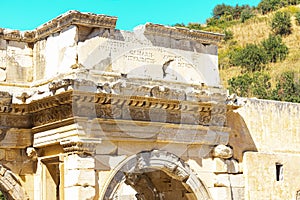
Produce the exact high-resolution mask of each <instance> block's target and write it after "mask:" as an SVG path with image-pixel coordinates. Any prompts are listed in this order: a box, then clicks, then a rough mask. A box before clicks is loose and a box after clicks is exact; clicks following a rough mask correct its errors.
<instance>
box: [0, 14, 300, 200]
mask: <svg viewBox="0 0 300 200" xmlns="http://www.w3.org/2000/svg"><path fill="white" fill-rule="evenodd" d="M116 21H117V18H116V17H111V16H106V15H96V14H91V13H80V12H78V11H70V12H67V13H65V14H63V15H61V16H59V17H57V18H55V19H53V20H51V21H49V22H47V23H45V24H44V25H42V26H40V27H38V28H36V29H35V30H33V31H25V32H21V31H16V30H8V29H0V91H1V93H0V95H1V99H0V112H1V113H0V123H1V124H0V125H1V133H0V161H1V162H0V190H1V191H2V193H3V194H4V195H5V197H6V199H12V200H16V199H35V200H46V199H47V200H48V199H66V200H69V199H73V200H76V199H78V200H83V199H101V200H102V199H104V200H112V199H113V200H117V199H120V200H131V199H136V200H146V199H147V200H173V199H183V200H198V199H203V200H204V199H212V200H219V199H220V200H221V199H235V200H240V199H270V198H271V197H274V196H275V197H284V198H283V199H285V197H291V198H294V199H296V195H297V198H298V196H299V194H298V193H299V192H298V193H297V191H299V189H300V188H297V187H290V186H289V184H290V185H292V183H290V182H289V179H288V177H292V176H293V174H292V173H291V174H290V175H285V176H284V177H285V178H284V180H286V179H287V181H286V182H285V184H288V186H287V185H284V184H283V186H282V187H288V188H289V189H288V190H286V191H287V194H282V193H280V189H278V191H276V190H274V192H273V193H274V194H273V193H272V194H271V195H269V196H268V195H265V194H264V193H263V192H266V191H268V189H269V188H268V186H264V185H261V184H260V183H259V182H257V181H258V180H263V179H261V178H262V177H267V176H269V175H270V174H271V175H273V174H272V173H273V171H272V172H271V170H269V171H267V173H265V172H264V171H263V170H261V169H262V168H263V167H262V168H259V167H258V168H256V167H257V166H264V169H265V168H266V166H267V165H268V164H270V163H271V164H270V166H271V165H272V167H274V166H275V167H274V168H275V173H277V171H276V170H277V168H279V167H278V166H279V165H278V163H281V165H283V167H284V168H281V172H282V169H289V168H291V170H292V171H293V173H297V172H299V170H298V171H297V169H295V168H293V167H292V165H291V166H289V165H286V163H289V159H292V160H293V161H295V162H300V159H299V158H298V157H299V155H298V151H299V150H297V147H298V146H299V144H298V143H297V142H294V139H295V137H296V136H297V135H298V136H299V134H300V133H299V121H298V120H297V119H299V112H298V111H299V109H300V108H299V105H298V104H284V103H281V104H280V103H277V102H269V101H261V100H256V99H249V100H247V103H246V104H245V105H244V106H243V107H241V106H238V105H236V104H233V103H232V102H231V103H230V102H228V99H227V96H228V94H227V91H226V90H225V89H224V88H222V86H221V84H220V77H219V72H218V51H217V49H218V46H217V45H218V43H219V42H220V41H221V40H222V38H223V35H222V34H217V33H210V32H204V31H196V30H188V29H185V28H177V27H167V26H163V25H159V24H152V23H147V24H145V25H141V26H138V27H136V28H135V29H134V30H133V31H132V32H129V31H122V30H117V29H116V28H115V26H116ZM269 108H272V109H273V110H274V109H275V110H277V111H281V112H277V113H279V114H278V115H276V116H275V115H274V117H269V118H268V117H267V116H269V115H270V113H271V111H269V110H267V109H269ZM258 110H259V111H260V115H259V116H260V119H259V118H258V119H257V118H256V117H257V114H254V113H257V112H258ZM262 110H265V112H262ZM255 115H256V117H255ZM288 115H289V122H285V128H286V129H285V130H287V129H288V130H289V131H290V132H291V133H292V135H291V136H287V137H286V138H285V139H288V140H289V139H290V142H291V143H290V145H294V146H292V147H288V148H286V147H285V146H284V145H283V146H280V147H275V148H269V147H270V146H272V144H278V143H279V142H280V141H281V140H278V141H277V143H276V139H272V136H270V137H269V138H268V137H267V136H266V133H269V132H273V133H274V137H275V138H277V139H278V137H277V136H278V135H280V134H282V131H281V130H282V129H280V128H279V127H278V126H276V125H274V126H273V124H272V123H273V122H271V121H272V119H277V118H276V117H278V119H279V118H280V119H281V118H283V116H288ZM254 119H255V120H254ZM275 122H276V121H275ZM277 125H278V123H277ZM279 125H280V123H279ZM257 126H259V127H260V128H258V127H257ZM268 127H270V128H268ZM273 127H274V128H277V129H276V130H278V131H279V133H278V134H277V132H276V131H273ZM294 127H296V128H294ZM297 127H298V128H297ZM281 137H282V136H281ZM298 140H299V139H297V141H298ZM274 141H275V142H274ZM280 144H281V143H280ZM275 146H276V145H275ZM266 149H267V150H266ZM268 151H270V152H273V154H272V155H273V157H272V156H271V157H270V154H268V153H267V152H268ZM288 151H289V153H291V152H292V151H293V153H292V154H291V155H290V154H288V155H289V157H287V158H286V156H283V154H282V153H283V152H285V153H287V152H288ZM274 152H275V153H274ZM284 155H287V154H284ZM260 157H264V158H265V160H264V161H261V162H259V163H258V162H257V160H256V159H255V158H260ZM266 162H268V163H266ZM276 163H277V165H276ZM270 168H271V167H270ZM272 169H273V168H272ZM278 173H280V172H278ZM255 174H262V175H261V177H257V178H256V176H254V175H255ZM271 175H270V176H271ZM265 180H268V179H267V178H266V179H265ZM255 181H256V182H255ZM271 182H272V183H274V184H278V182H280V181H277V180H275V179H274V180H273V179H272V181H271ZM296 182H297V181H296ZM298 182H299V181H298ZM293 183H295V181H294V182H293ZM296 185H297V183H296ZM298 186H299V187H300V185H299V184H298ZM257 187H259V188H260V189H256V188H257ZM280 187H281V186H280ZM276 195H277V196H276ZM280 195H283V196H280ZM288 195H290V196H288ZM260 196H264V198H258V197H260ZM271 199H272V198H271ZM287 199H288V198H287Z"/></svg>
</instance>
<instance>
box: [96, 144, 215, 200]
mask: <svg viewBox="0 0 300 200" xmlns="http://www.w3.org/2000/svg"><path fill="white" fill-rule="evenodd" d="M158 171H159V172H160V173H163V174H164V176H165V177H169V179H170V178H171V179H172V182H176V185H177V188H178V185H181V186H180V187H181V188H182V189H183V190H184V192H185V194H184V198H182V199H189V200H192V199H193V200H209V199H211V197H210V194H209V192H208V190H207V188H206V187H205V185H204V184H203V183H202V181H201V180H200V179H199V178H198V177H197V176H196V175H195V174H194V173H193V172H192V170H191V169H190V168H189V166H188V165H187V164H186V163H185V162H184V161H183V160H182V159H181V158H179V157H178V156H176V155H174V154H172V153H169V152H167V151H161V150H152V151H145V152H140V153H138V154H136V155H133V156H131V157H129V158H127V159H126V160H124V161H123V162H122V163H121V164H119V166H118V167H117V168H116V169H114V171H113V173H112V175H111V178H110V179H109V180H108V182H107V184H106V186H105V187H104V188H105V191H104V192H103V194H102V198H101V199H104V200H112V199H115V197H114V194H115V193H116V192H117V190H118V187H119V185H120V184H121V183H124V182H125V183H126V184H127V185H130V186H132V188H133V189H134V190H135V191H137V194H138V193H139V192H140V191H143V192H147V191H146V190H148V191H149V192H150V193H152V194H153V196H155V198H149V197H148V198H139V197H138V198H137V199H141V200H143V199H155V200H156V199H157V200H160V199H165V200H168V199H171V198H161V197H159V196H160V195H158V194H159V193H160V191H159V190H160V188H161V187H157V185H156V184H157V183H156V184H155V183H154V181H153V180H150V179H151V178H149V177H146V178H144V177H143V176H145V175H146V176H147V174H149V173H153V172H158ZM142 179H144V182H146V184H145V185H147V188H146V187H144V188H139V187H142V186H141V185H142V184H141V181H140V180H142ZM159 181H162V180H159ZM135 183H137V184H135ZM170 189H172V188H170ZM149 192H148V193H149ZM116 199H117V198H116Z"/></svg>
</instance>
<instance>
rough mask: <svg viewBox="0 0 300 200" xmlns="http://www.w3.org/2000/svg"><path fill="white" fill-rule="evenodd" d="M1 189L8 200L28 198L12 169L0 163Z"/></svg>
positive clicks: (24, 199) (25, 199) (26, 199)
mask: <svg viewBox="0 0 300 200" xmlns="http://www.w3.org/2000/svg"><path fill="white" fill-rule="evenodd" d="M0 190H1V192H2V193H3V195H4V196H5V199H7V200H28V199H29V198H28V196H27V194H26V192H25V191H24V189H23V188H22V186H21V183H20V181H19V180H18V178H17V177H16V176H15V175H14V174H13V172H12V171H10V170H8V169H7V168H5V167H4V166H3V165H1V164H0Z"/></svg>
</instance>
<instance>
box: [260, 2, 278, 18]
mask: <svg viewBox="0 0 300 200" xmlns="http://www.w3.org/2000/svg"><path fill="white" fill-rule="evenodd" d="M280 7H282V5H281V0H262V1H261V2H260V3H259V4H258V6H257V8H258V9H259V10H260V11H261V13H262V14H263V15H264V14H267V13H268V12H271V11H274V10H277V9H278V8H280Z"/></svg>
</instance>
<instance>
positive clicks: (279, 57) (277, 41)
mask: <svg viewBox="0 0 300 200" xmlns="http://www.w3.org/2000/svg"><path fill="white" fill-rule="evenodd" d="M261 44H262V47H263V49H264V50H265V51H266V54H267V58H268V61H269V62H273V63H276V62H277V61H283V60H284V59H285V58H286V56H287V55H288V53H289V50H288V47H287V46H286V45H285V44H284V43H283V42H282V39H281V36H279V35H277V36H276V35H269V38H267V39H265V40H263V41H262V43H261Z"/></svg>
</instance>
